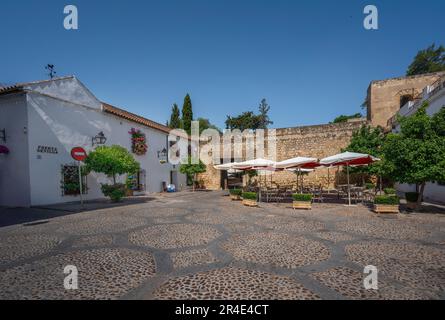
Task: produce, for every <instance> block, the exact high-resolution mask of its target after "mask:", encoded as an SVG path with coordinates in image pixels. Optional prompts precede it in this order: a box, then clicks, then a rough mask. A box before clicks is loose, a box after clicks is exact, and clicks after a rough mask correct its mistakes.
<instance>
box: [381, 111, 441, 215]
mask: <svg viewBox="0 0 445 320" xmlns="http://www.w3.org/2000/svg"><path fill="white" fill-rule="evenodd" d="M427 107H428V103H424V104H423V105H422V106H421V108H420V109H419V110H417V111H416V113H415V114H414V115H412V116H410V117H399V120H398V121H399V123H400V128H401V129H400V133H390V134H389V135H388V136H387V138H386V141H385V143H384V144H383V148H382V151H383V154H384V156H385V163H386V167H387V170H388V172H389V173H390V174H391V176H392V177H393V178H394V179H395V180H396V181H398V182H400V183H408V184H415V185H416V190H417V191H418V193H419V195H418V198H417V206H420V204H421V202H422V198H423V192H424V190H425V184H426V183H427V182H433V181H445V108H442V109H441V111H439V112H438V113H436V114H435V115H433V116H432V117H430V116H428V114H427V113H426V109H427Z"/></svg>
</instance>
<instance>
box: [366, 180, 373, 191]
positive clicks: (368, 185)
mask: <svg viewBox="0 0 445 320" xmlns="http://www.w3.org/2000/svg"><path fill="white" fill-rule="evenodd" d="M365 186H366V189H368V190H371V189H374V188H375V186H374V184H373V183H371V182H368V183H366V184H365Z"/></svg>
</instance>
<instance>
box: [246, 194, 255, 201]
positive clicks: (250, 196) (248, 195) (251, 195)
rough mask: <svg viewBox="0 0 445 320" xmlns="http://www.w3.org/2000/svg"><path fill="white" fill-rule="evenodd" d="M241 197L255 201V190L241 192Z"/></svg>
mask: <svg viewBox="0 0 445 320" xmlns="http://www.w3.org/2000/svg"><path fill="white" fill-rule="evenodd" d="M243 199H246V200H255V201H256V199H257V196H256V192H243Z"/></svg>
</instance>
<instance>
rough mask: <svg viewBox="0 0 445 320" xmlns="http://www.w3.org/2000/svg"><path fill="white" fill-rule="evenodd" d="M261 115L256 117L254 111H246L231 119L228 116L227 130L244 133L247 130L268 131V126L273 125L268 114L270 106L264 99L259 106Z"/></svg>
mask: <svg viewBox="0 0 445 320" xmlns="http://www.w3.org/2000/svg"><path fill="white" fill-rule="evenodd" d="M258 109H259V114H258V115H256V114H255V113H254V112H252V111H245V112H243V113H242V114H240V115H239V116H236V117H231V116H227V119H226V122H225V123H226V128H227V129H231V130H233V129H239V130H241V131H244V130H246V129H251V130H256V129H267V126H268V125H270V124H272V123H273V122H272V121H270V119H269V115H268V112H269V110H270V106H269V105H268V104H267V102H266V99H262V100H261V103H260V105H259V108H258Z"/></svg>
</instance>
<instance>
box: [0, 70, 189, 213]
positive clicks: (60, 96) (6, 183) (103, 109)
mask: <svg viewBox="0 0 445 320" xmlns="http://www.w3.org/2000/svg"><path fill="white" fill-rule="evenodd" d="M132 128H135V129H139V130H141V132H142V133H144V134H145V136H146V140H147V145H148V151H147V152H146V154H144V155H135V154H133V156H134V157H135V159H136V160H137V161H138V162H139V163H140V165H141V172H140V173H139V174H138V175H136V176H133V177H131V178H132V182H134V189H135V192H136V193H137V194H138V193H139V194H146V193H151V192H160V191H162V187H163V183H173V184H175V185H176V186H177V187H178V188H179V187H180V186H185V183H186V178H185V176H184V175H182V174H180V173H179V172H178V166H174V165H171V164H169V163H162V162H163V161H160V154H162V151H165V150H167V137H168V133H169V128H168V127H166V126H164V125H161V124H159V123H156V122H154V121H151V120H148V119H145V118H143V117H140V116H137V115H135V114H132V113H129V112H127V111H125V110H122V109H119V108H116V107H113V106H111V105H108V104H105V103H102V102H100V101H99V100H98V99H97V98H96V97H95V96H94V95H93V94H92V93H91V92H90V91H89V90H88V89H87V88H86V87H85V86H84V85H83V84H82V83H81V82H80V81H79V80H77V79H76V78H75V77H66V78H58V79H53V80H47V81H38V82H32V83H24V84H18V85H15V86H11V87H6V88H0V206H25V207H27V206H35V205H46V204H53V203H63V202H72V201H77V200H79V196H78V195H76V194H74V195H70V192H67V190H68V189H69V188H67V186H66V183H67V180H69V177H68V172H69V171H70V170H72V169H74V168H73V166H74V165H75V161H74V160H73V159H72V158H71V155H70V151H71V149H72V148H73V147H76V146H80V147H83V148H84V149H85V150H87V152H89V151H91V150H92V149H93V148H94V147H95V146H97V145H95V146H93V138H94V137H100V134H101V133H103V135H104V136H105V138H106V143H105V145H114V144H117V145H121V146H123V147H125V148H126V149H127V150H129V151H130V152H131V151H132V141H131V135H130V134H129V131H130V130H131V129H132ZM126 178H127V177H120V180H121V181H123V180H125V179H126ZM101 183H109V178H108V177H106V176H104V175H102V174H97V173H90V174H89V175H88V177H87V178H86V184H87V187H88V190H87V194H86V195H85V196H84V198H85V199H98V198H103V194H102V192H101V191H100V184H101ZM74 193H75V192H74ZM77 193H78V192H77ZM71 194H73V192H71Z"/></svg>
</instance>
